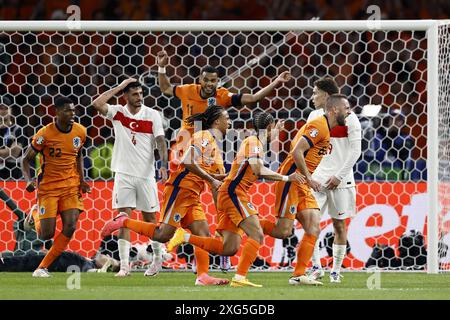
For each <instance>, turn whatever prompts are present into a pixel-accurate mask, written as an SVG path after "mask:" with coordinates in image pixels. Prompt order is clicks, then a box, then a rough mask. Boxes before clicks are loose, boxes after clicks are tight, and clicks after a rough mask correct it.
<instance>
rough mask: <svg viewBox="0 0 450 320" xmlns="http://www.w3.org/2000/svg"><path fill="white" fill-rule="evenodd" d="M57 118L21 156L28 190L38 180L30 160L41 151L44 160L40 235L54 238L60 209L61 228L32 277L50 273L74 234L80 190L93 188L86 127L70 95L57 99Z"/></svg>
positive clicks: (40, 182) (80, 203)
mask: <svg viewBox="0 0 450 320" xmlns="http://www.w3.org/2000/svg"><path fill="white" fill-rule="evenodd" d="M55 107H56V118H55V121H54V122H52V123H50V124H48V125H46V126H45V127H43V128H41V129H40V130H39V131H38V132H37V133H36V134H35V135H34V137H33V140H32V142H31V145H30V147H28V149H27V151H26V152H25V155H24V156H23V158H22V163H21V164H22V168H21V169H22V173H23V176H24V177H25V180H26V182H27V186H26V190H27V191H28V192H33V191H34V190H35V188H36V182H35V180H34V179H33V178H31V175H30V162H32V161H34V160H35V157H36V154H37V153H39V155H40V159H41V163H40V172H39V174H38V179H37V190H38V206H39V222H40V230H39V237H40V238H41V239H42V240H49V239H51V238H53V235H54V234H55V229H56V216H57V213H58V212H59V213H60V215H61V220H62V225H63V227H62V231H61V233H59V234H58V236H56V238H55V240H54V243H53V245H52V247H51V248H50V250H49V251H48V253H47V254H46V255H45V258H44V259H43V260H42V262H41V263H40V264H39V266H38V268H37V269H36V270H35V271H34V272H33V277H42V278H47V277H50V273H49V272H48V267H49V266H50V265H51V264H52V262H53V261H55V259H56V258H57V257H58V256H60V255H61V253H62V252H63V251H64V250H65V249H66V248H67V245H68V244H69V242H70V239H71V238H72V236H73V234H74V232H75V229H76V225H77V221H78V217H79V215H80V212H82V211H83V210H84V206H83V200H82V197H81V193H86V192H91V189H90V187H89V185H88V184H87V183H86V182H85V181H84V175H83V156H82V147H83V145H84V142H85V140H86V128H85V127H83V126H82V125H81V124H78V123H76V122H75V107H74V105H73V103H72V101H71V100H70V99H68V98H58V99H56V100H55Z"/></svg>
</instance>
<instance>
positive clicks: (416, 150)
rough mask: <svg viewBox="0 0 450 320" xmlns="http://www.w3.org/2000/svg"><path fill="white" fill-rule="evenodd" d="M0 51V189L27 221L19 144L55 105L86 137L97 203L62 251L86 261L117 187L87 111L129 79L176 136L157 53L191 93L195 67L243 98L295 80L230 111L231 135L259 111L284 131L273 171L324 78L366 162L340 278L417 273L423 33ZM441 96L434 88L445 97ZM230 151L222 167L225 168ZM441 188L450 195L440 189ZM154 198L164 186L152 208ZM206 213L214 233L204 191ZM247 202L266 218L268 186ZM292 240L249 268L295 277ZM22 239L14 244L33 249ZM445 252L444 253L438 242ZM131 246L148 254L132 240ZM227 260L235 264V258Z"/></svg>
mask: <svg viewBox="0 0 450 320" xmlns="http://www.w3.org/2000/svg"><path fill="white" fill-rule="evenodd" d="M446 39H447V38H446ZM446 41H448V40H446ZM0 42H1V46H0V61H1V64H0V66H1V68H0V72H1V73H0V76H1V94H2V101H3V104H6V103H9V104H10V106H11V108H10V109H11V113H12V117H13V118H14V121H13V122H14V123H13V124H10V125H5V124H3V126H2V129H1V130H2V134H3V136H2V138H3V140H2V143H3V145H2V147H8V148H10V149H9V150H10V152H9V153H10V154H11V156H7V157H2V160H1V161H2V162H1V165H2V169H1V175H2V176H1V178H2V182H1V186H2V188H3V189H4V190H5V191H6V192H7V194H9V195H10V196H11V198H12V199H14V200H15V201H17V203H18V204H19V206H20V207H21V208H22V209H23V210H24V211H27V210H29V208H30V207H31V206H32V204H33V203H34V202H35V196H34V195H32V194H28V193H26V192H25V190H24V182H23V181H21V173H20V170H18V169H17V168H18V165H19V163H18V157H19V156H18V155H17V154H13V152H12V149H11V146H12V144H13V143H14V142H17V143H19V144H20V145H21V146H22V147H23V148H25V146H26V145H28V143H29V142H30V138H31V137H32V136H33V134H34V133H35V132H36V131H37V130H38V129H39V128H40V127H41V126H43V125H46V124H48V123H49V122H51V121H52V117H53V116H54V110H53V108H52V103H53V99H54V97H56V96H59V95H63V96H67V97H69V98H71V99H73V101H74V102H75V104H76V106H77V115H78V121H79V122H80V123H81V124H83V125H84V126H86V127H87V128H88V136H89V138H88V140H87V143H86V151H87V152H86V155H87V156H86V158H85V170H86V176H87V177H89V179H90V180H92V186H93V193H92V194H91V195H89V196H87V197H86V200H85V207H86V212H85V213H84V214H82V216H81V218H80V222H79V224H78V229H77V231H76V233H75V236H74V239H73V240H72V242H71V243H70V250H75V251H77V252H79V253H81V254H83V255H85V256H92V255H94V254H95V253H96V251H97V250H98V248H99V247H100V244H101V240H102V239H100V230H101V227H102V226H103V224H104V222H105V221H106V220H108V219H110V218H111V217H113V215H114V213H113V211H112V210H111V193H112V185H113V181H112V176H113V175H112V172H111V170H110V169H109V165H110V160H111V152H112V144H113V143H114V138H113V132H112V126H111V123H109V122H108V121H106V120H104V119H103V118H101V117H100V116H98V115H97V114H96V112H95V110H94V108H93V107H92V106H91V105H90V104H91V101H92V99H93V98H94V97H96V96H97V95H98V94H99V93H102V92H104V91H106V90H108V89H110V88H111V87H113V86H115V85H117V84H118V83H120V81H121V80H122V79H123V78H124V76H125V75H126V76H132V77H136V78H139V79H140V80H141V81H142V82H143V83H144V84H145V88H144V89H145V90H144V96H145V101H144V104H145V105H146V106H149V107H152V108H155V109H157V110H159V111H162V112H163V115H164V118H165V119H164V120H165V124H166V128H165V129H166V137H167V139H172V137H173V136H174V133H175V132H176V130H177V129H178V128H179V127H180V119H181V108H180V101H179V100H177V99H175V98H170V99H168V98H167V97H165V96H163V95H162V94H161V92H160V90H159V87H158V84H157V73H156V72H157V67H156V54H157V52H158V51H159V50H161V49H164V50H166V51H167V52H168V54H169V56H170V64H169V67H168V68H167V73H168V75H169V77H170V80H171V82H172V84H187V83H192V82H196V81H197V79H198V75H199V70H200V68H201V67H202V66H204V65H206V64H211V65H213V66H216V67H217V68H218V70H219V72H220V77H221V79H222V85H223V86H225V87H227V88H228V89H229V90H230V91H232V92H239V93H251V92H256V91H257V90H258V89H260V88H262V87H264V86H265V85H267V84H268V83H269V82H270V80H271V79H273V78H274V77H276V76H277V75H278V74H279V73H281V72H282V71H284V70H289V71H290V72H291V73H292V75H293V78H294V80H293V81H291V82H290V83H288V84H287V85H285V86H283V87H279V88H277V89H276V90H274V92H273V94H272V96H271V97H269V98H267V99H265V100H264V101H262V102H261V103H259V104H258V105H252V106H245V107H243V108H239V109H231V110H230V116H231V118H232V120H233V129H235V130H238V131H242V130H244V129H248V128H250V121H249V119H250V118H251V111H252V110H255V109H260V110H269V111H270V112H272V113H273V115H274V116H275V117H276V118H284V119H287V120H288V121H287V122H286V125H285V130H284V131H283V132H281V134H280V141H281V145H280V150H281V151H280V153H279V154H277V155H276V156H275V157H273V156H271V157H270V159H269V160H270V163H269V165H270V166H271V167H272V168H277V167H278V165H279V163H280V161H282V160H283V159H284V158H285V156H286V152H287V151H288V150H289V146H290V141H291V140H292V139H293V137H294V135H295V133H296V132H297V130H298V129H299V128H300V127H301V126H302V125H303V124H304V123H305V120H306V118H307V116H308V114H309V112H311V111H312V110H313V108H314V106H313V105H312V103H311V99H310V98H311V95H312V89H313V82H314V81H315V80H317V79H318V78H320V77H322V76H325V75H330V76H332V77H334V78H335V79H336V81H337V82H338V84H339V86H340V89H341V92H342V93H344V94H346V95H348V96H349V100H350V102H351V105H352V106H354V111H355V113H356V114H357V115H358V117H359V118H360V121H361V124H362V127H363V146H362V157H361V158H360V160H359V161H358V162H357V164H356V166H355V177H356V180H357V211H358V214H357V215H356V217H355V218H354V219H353V220H352V221H349V223H348V228H349V233H348V234H349V248H348V249H349V250H348V254H347V256H346V258H345V260H344V263H343V264H344V267H345V268H349V269H361V268H364V267H368V266H373V265H376V266H378V267H383V268H415V269H423V268H424V266H425V262H426V246H425V242H426V216H427V204H426V180H427V171H426V129H427V112H426V109H427V108H426V106H427V94H426V80H427V62H426V49H427V41H426V37H425V32H422V31H420V32H419V31H410V32H397V31H395V32H394V31H390V32H385V31H377V32H356V31H353V32H194V33H189V32H153V33H152V32H130V33H129V32H75V33H66V32H37V33H34V32H10V33H7V32H2V33H0ZM447 47H448V46H447ZM443 54H445V53H443ZM446 59H447V60H445V61H447V62H442V63H443V65H442V68H447V69H448V53H447V54H446ZM443 77H444V78H445V77H448V73H446V75H445V76H443ZM444 78H443V79H442V80H448V78H445V79H444ZM444 83H447V84H448V82H444ZM444 83H442V82H441V84H442V87H441V89H442V90H443V92H448V88H447V87H444ZM444 96H445V98H444ZM443 99H444V100H443ZM445 99H447V100H448V97H447V96H446V95H443V96H442V99H441V100H440V102H441V108H442V111H443V112H442V113H441V118H442V121H447V122H446V123H447V124H448V108H446V105H445V104H446V103H448V101H447V100H445ZM117 100H118V102H121V103H124V101H123V100H121V99H120V98H119V99H117ZM368 104H376V105H381V106H382V109H381V113H379V114H378V115H376V116H370V117H369V116H365V113H364V108H363V106H365V105H368ZM445 115H446V116H445ZM4 123H6V122H4ZM440 127H441V130H444V131H445V130H446V131H445V132H443V135H441V143H440V146H441V154H442V155H443V156H442V157H441V159H442V164H441V173H442V177H443V179H442V182H444V181H446V182H448V155H449V151H448V150H449V149H448V143H449V140H448V139H449V138H448V137H449V131H448V125H446V126H444V125H442V126H440ZM13 132H14V133H15V135H14V134H13ZM234 152H236V150H233V151H231V154H230V155H228V154H227V157H226V167H227V169H229V166H230V164H231V160H232V157H233V156H234ZM445 179H447V180H445ZM443 188H444V189H445V190H448V189H446V187H445V183H444V187H443ZM161 190H162V188H161V186H160V196H161ZM444 197H445V196H444ZM202 201H203V205H204V208H205V210H206V212H207V213H208V218H209V221H210V223H211V230H212V231H214V227H215V224H216V222H217V220H216V217H215V209H214V206H213V203H212V199H211V195H210V193H209V191H208V192H206V193H205V194H203V195H202ZM251 201H252V203H253V204H254V205H255V207H256V208H258V210H259V213H260V216H262V217H268V218H269V219H273V217H274V208H273V205H274V202H275V195H274V187H273V184H272V183H270V182H266V181H259V182H258V183H257V184H256V185H255V186H254V187H253V189H252V190H251ZM0 208H1V211H0V251H5V250H9V251H14V250H15V249H16V247H15V245H16V241H15V235H14V231H16V232H19V233H20V232H22V234H25V233H24V231H21V229H20V223H19V224H17V223H16V224H14V225H13V223H14V221H17V220H20V219H21V217H20V216H19V217H17V216H16V214H14V213H12V212H11V210H9V209H3V208H6V207H5V205H4V204H3V203H1V204H0ZM447 208H448V206H447ZM136 217H137V214H136ZM321 226H322V227H323V230H322V232H321V236H320V241H321V256H322V264H323V265H324V266H328V265H329V264H330V263H331V261H332V258H331V251H330V249H331V244H332V241H333V240H332V239H333V234H332V231H333V228H332V223H331V219H330V218H329V216H327V215H325V216H323V218H322V222H321ZM447 229H448V228H447ZM442 231H443V232H445V230H444V229H443V230H442ZM302 235H303V230H302V229H301V226H296V230H295V233H294V235H293V236H292V237H291V238H289V239H286V240H273V239H271V238H268V237H266V239H265V242H264V245H263V247H262V249H261V250H260V252H259V255H260V258H259V259H257V262H256V264H255V266H258V267H260V268H262V269H277V268H290V267H292V264H294V263H295V250H294V248H295V246H296V245H297V243H298V242H299V240H300V239H301V238H302ZM28 236H29V235H26V234H25V237H23V236H22V237H21V238H18V240H20V239H22V240H20V241H29V240H27V239H28V238H27V237H28ZM424 237H425V240H424ZM442 239H443V240H444V241H445V242H446V243H447V244H449V243H450V239H449V238H448V235H447V237H442ZM132 240H133V241H134V242H135V243H139V242H146V241H147V239H145V238H141V237H136V236H133V238H132ZM441 254H442V256H441V262H442V263H448V262H450V255H449V254H447V252H446V251H445V252H444V251H441ZM238 255H239V254H238ZM231 261H232V264H234V265H235V264H236V261H237V258H236V257H233V258H232V260H231ZM192 262H193V254H192V250H191V248H189V247H188V246H185V247H183V248H181V249H180V250H179V252H178V254H177V256H174V260H172V261H168V262H166V266H167V267H169V268H172V267H173V268H177V269H183V268H188V267H190V265H191V264H192ZM217 264H218V257H214V259H213V267H218V266H217Z"/></svg>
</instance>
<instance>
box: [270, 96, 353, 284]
mask: <svg viewBox="0 0 450 320" xmlns="http://www.w3.org/2000/svg"><path fill="white" fill-rule="evenodd" d="M348 115H350V105H349V103H348V100H347V99H346V97H345V96H344V95H338V94H334V95H331V96H330V97H329V98H328V100H327V102H326V104H325V114H324V115H323V116H321V117H319V118H316V119H314V120H313V121H310V122H307V123H306V124H305V125H304V126H303V127H302V128H301V129H300V130H299V132H298V133H297V135H296V136H295V138H294V140H293V141H292V143H291V150H290V153H289V154H288V156H287V158H286V159H285V160H284V161H283V163H282V164H281V166H280V168H279V170H278V171H279V172H280V173H281V174H284V175H289V174H292V173H294V172H296V171H298V172H300V173H301V174H303V175H304V176H305V177H306V183H297V182H294V183H291V182H285V181H283V182H277V183H276V184H275V193H276V200H275V212H276V214H277V217H278V221H277V223H276V224H274V223H273V222H271V221H269V220H262V221H261V226H262V228H263V231H264V234H266V235H270V236H272V237H274V238H278V239H284V238H286V237H288V236H290V235H291V234H292V228H293V225H294V219H297V220H298V221H299V222H300V223H301V224H302V227H303V229H304V230H305V235H304V236H303V239H302V241H301V243H300V245H299V247H298V249H297V264H296V266H295V270H294V273H293V275H292V277H291V278H290V279H289V284H292V285H298V284H305V285H322V283H321V282H319V281H316V280H314V279H311V278H310V277H308V276H306V275H305V271H306V267H307V265H308V263H309V261H310V260H311V256H312V252H313V250H314V245H315V243H316V240H317V237H318V236H319V233H320V211H319V206H318V205H317V203H316V200H315V198H314V196H313V195H312V193H311V189H310V188H312V189H313V190H315V191H320V190H321V189H322V185H321V184H320V183H319V182H317V181H315V180H314V179H313V178H312V176H311V175H312V173H313V172H314V170H315V169H316V167H317V166H318V164H319V162H320V160H321V159H322V157H323V156H324V155H325V154H326V153H327V151H328V148H329V146H330V131H331V130H332V129H333V128H335V127H336V126H342V125H345V118H346V117H347V116H348Z"/></svg>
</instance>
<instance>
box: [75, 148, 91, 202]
mask: <svg viewBox="0 0 450 320" xmlns="http://www.w3.org/2000/svg"><path fill="white" fill-rule="evenodd" d="M77 170H78V174H79V176H80V190H81V193H91V187H90V186H89V184H88V183H87V182H86V181H85V180H84V165H83V152H82V150H80V152H79V153H78V156H77Z"/></svg>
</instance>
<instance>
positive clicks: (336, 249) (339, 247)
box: [331, 243, 347, 273]
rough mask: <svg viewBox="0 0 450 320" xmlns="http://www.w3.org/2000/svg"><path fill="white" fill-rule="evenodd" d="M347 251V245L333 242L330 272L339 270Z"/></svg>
mask: <svg viewBox="0 0 450 320" xmlns="http://www.w3.org/2000/svg"><path fill="white" fill-rule="evenodd" d="M346 251H347V245H345V244H334V243H333V268H332V269H331V272H337V273H339V272H341V266H342V261H343V260H344V257H345V252H346Z"/></svg>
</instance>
